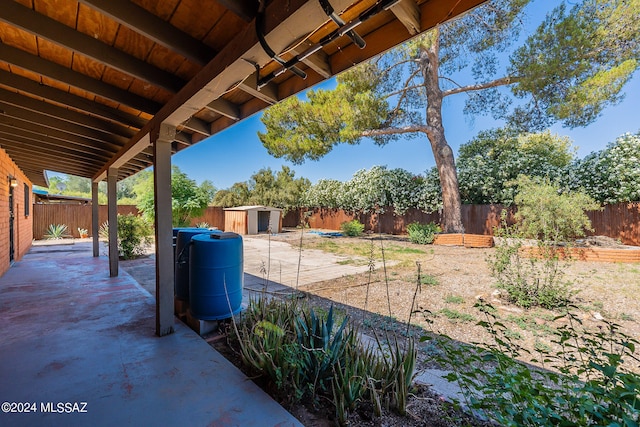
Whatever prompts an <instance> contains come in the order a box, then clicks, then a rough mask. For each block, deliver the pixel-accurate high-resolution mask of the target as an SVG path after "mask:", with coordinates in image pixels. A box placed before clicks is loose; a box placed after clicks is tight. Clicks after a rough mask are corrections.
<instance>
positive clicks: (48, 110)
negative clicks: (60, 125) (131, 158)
mask: <svg viewBox="0 0 640 427" xmlns="http://www.w3.org/2000/svg"><path fill="white" fill-rule="evenodd" d="M0 99H1V100H2V102H4V103H7V104H11V105H13V106H15V107H19V108H22V109H25V110H29V111H33V112H35V113H41V114H44V115H47V116H50V117H53V118H57V119H60V120H64V121H67V122H69V123H73V124H77V125H80V126H84V127H86V128H89V129H94V130H96V131H98V132H104V133H106V134H113V135H114V136H121V137H124V138H127V139H128V138H131V137H132V136H133V135H135V131H134V130H132V129H130V128H127V127H124V126H121V125H117V124H115V123H112V122H106V121H104V120H102V119H99V118H96V117H93V116H89V115H86V114H82V113H78V112H77V111H74V110H69V109H67V108H62V107H58V106H57V105H53V104H49V103H48V102H44V101H39V100H37V99H35V98H29V97H28V96H24V95H20V94H17V93H15V92H9V91H6V90H4V89H0Z"/></svg>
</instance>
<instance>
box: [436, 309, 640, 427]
mask: <svg viewBox="0 0 640 427" xmlns="http://www.w3.org/2000/svg"><path fill="white" fill-rule="evenodd" d="M476 307H478V308H479V309H480V310H481V311H482V312H484V315H485V316H486V320H484V321H481V322H479V325H481V326H483V327H484V328H485V329H486V330H487V332H489V333H490V334H491V336H492V337H493V344H489V345H484V344H479V345H477V346H476V347H470V346H467V345H464V346H461V345H460V344H456V343H454V341H452V340H450V339H448V338H447V337H438V336H435V338H434V336H431V335H429V336H424V337H423V340H431V339H435V340H437V341H438V345H439V347H440V348H441V349H442V350H443V353H442V354H439V355H435V356H434V357H435V358H436V359H437V361H438V363H440V364H442V365H443V366H444V367H445V368H446V369H448V370H450V371H451V373H450V374H449V375H448V376H447V379H448V380H449V381H450V382H455V383H457V384H458V385H459V386H460V388H461V390H462V393H463V396H464V399H463V402H458V403H464V404H465V405H467V407H468V408H470V409H472V410H473V411H475V412H476V413H477V414H480V415H481V416H482V417H483V418H485V419H487V420H489V421H491V422H493V423H495V425H500V426H541V425H544V426H555V425H558V426H592V425H600V426H605V425H606V426H628V427H632V426H638V423H639V422H640V375H638V374H636V373H634V372H632V371H631V370H630V369H629V367H630V366H632V365H634V364H637V363H638V362H639V361H640V359H638V356H637V353H636V352H635V350H636V347H635V346H636V345H637V344H638V341H637V340H636V339H634V338H632V337H629V336H627V335H625V334H624V333H621V332H620V331H618V327H617V326H616V325H615V324H612V323H607V322H605V327H603V328H601V329H599V330H598V331H592V330H589V329H587V328H584V327H583V326H582V324H581V322H580V319H579V317H578V316H576V315H574V314H572V313H571V312H569V313H567V314H566V315H564V316H562V317H565V318H566V324H565V325H564V326H562V327H560V328H559V329H558V330H557V331H556V332H555V334H554V336H555V338H554V340H553V342H552V344H553V346H547V345H545V346H539V349H538V353H539V355H540V360H539V361H538V362H541V363H542V365H543V368H545V369H538V368H533V367H531V365H526V364H524V363H522V362H519V361H518V360H516V359H515V358H516V357H518V356H519V355H520V353H521V351H523V350H522V349H521V348H520V347H519V346H518V345H517V344H515V343H514V342H513V338H514V337H513V335H512V334H511V333H510V331H509V330H508V329H507V328H506V326H504V325H503V324H502V323H500V322H499V321H498V319H496V317H495V316H494V315H493V314H492V313H491V312H490V311H489V310H486V309H485V308H486V307H488V306H482V305H476ZM515 338H516V339H517V337H515Z"/></svg>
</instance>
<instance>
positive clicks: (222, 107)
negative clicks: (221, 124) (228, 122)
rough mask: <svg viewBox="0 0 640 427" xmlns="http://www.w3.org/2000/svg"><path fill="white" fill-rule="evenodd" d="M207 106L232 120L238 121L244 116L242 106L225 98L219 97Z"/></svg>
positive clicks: (208, 108)
mask: <svg viewBox="0 0 640 427" xmlns="http://www.w3.org/2000/svg"><path fill="white" fill-rule="evenodd" d="M205 108H206V109H207V110H211V111H213V112H214V113H218V114H221V115H223V116H225V117H228V118H230V119H232V120H235V121H236V122H237V121H238V120H240V119H241V118H242V117H241V116H240V107H238V106H237V105H236V104H234V103H233V102H230V101H227V100H226V99H224V98H218V99H216V100H214V101H211V102H210V103H208V104H207V106H206V107H205Z"/></svg>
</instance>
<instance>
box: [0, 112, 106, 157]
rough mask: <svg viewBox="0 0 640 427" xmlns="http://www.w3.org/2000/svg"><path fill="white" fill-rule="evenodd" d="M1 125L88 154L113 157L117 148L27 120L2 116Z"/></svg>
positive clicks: (0, 118)
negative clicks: (102, 154) (112, 154)
mask: <svg viewBox="0 0 640 427" xmlns="http://www.w3.org/2000/svg"><path fill="white" fill-rule="evenodd" d="M0 124H1V125H4V126H6V127H8V128H12V129H14V132H13V133H17V132H18V131H19V130H20V131H24V132H27V133H29V134H32V135H34V136H35V137H36V138H47V139H51V140H52V141H57V143H58V144H59V145H61V146H69V147H73V148H75V149H77V150H80V151H83V152H87V153H92V152H96V151H98V152H105V154H107V155H111V153H112V152H113V150H114V149H115V147H116V146H114V145H109V144H105V143H100V142H96V141H93V140H90V139H87V138H83V137H80V136H76V135H70V134H67V133H65V132H63V131H60V130H56V129H51V128H48V127H46V126H41V125H39V124H37V123H32V122H29V121H27V120H23V119H19V118H14V117H8V116H2V115H0Z"/></svg>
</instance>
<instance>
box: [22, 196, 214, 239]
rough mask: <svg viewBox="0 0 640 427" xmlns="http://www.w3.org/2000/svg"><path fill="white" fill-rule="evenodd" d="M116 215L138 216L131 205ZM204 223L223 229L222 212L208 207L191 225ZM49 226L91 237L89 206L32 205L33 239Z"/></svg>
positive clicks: (102, 217)
mask: <svg viewBox="0 0 640 427" xmlns="http://www.w3.org/2000/svg"><path fill="white" fill-rule="evenodd" d="M118 213H119V214H122V215H125V214H129V213H132V214H134V215H138V214H139V211H138V208H137V207H135V206H131V205H118ZM106 220H107V206H106V205H100V207H99V208H98V221H99V223H100V224H102V223H103V222H104V221H106ZM200 222H206V223H208V224H209V226H211V227H217V228H219V229H221V230H222V229H224V210H223V208H218V207H208V208H207V210H206V211H205V213H204V214H203V215H202V216H200V217H198V218H194V219H193V220H192V221H191V225H196V224H198V223H200ZM50 224H65V225H66V226H67V227H68V229H69V234H70V235H72V236H73V237H80V235H79V233H78V227H80V228H85V229H87V230H89V236H91V205H88V204H87V205H65V204H34V205H33V238H34V239H42V238H43V236H44V234H45V233H46V232H47V229H48V228H49V225H50Z"/></svg>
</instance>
